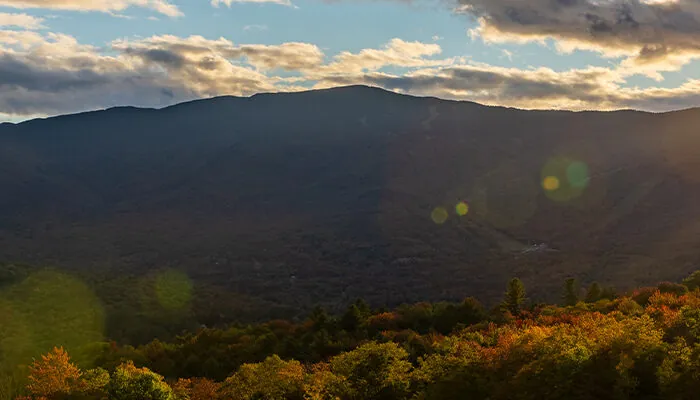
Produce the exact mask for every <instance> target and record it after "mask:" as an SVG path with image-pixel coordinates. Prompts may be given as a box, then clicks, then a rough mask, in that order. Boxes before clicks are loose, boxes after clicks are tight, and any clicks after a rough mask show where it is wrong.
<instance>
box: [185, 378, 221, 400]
mask: <svg viewBox="0 0 700 400" xmlns="http://www.w3.org/2000/svg"><path fill="white" fill-rule="evenodd" d="M220 387H221V385H219V384H218V383H216V382H214V381H212V380H210V379H206V378H191V379H180V380H178V381H177V383H176V384H175V385H174V387H173V392H174V394H175V397H176V399H177V400H211V399H215V398H217V393H218V391H219V388H220Z"/></svg>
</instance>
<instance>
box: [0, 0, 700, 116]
mask: <svg viewBox="0 0 700 400" xmlns="http://www.w3.org/2000/svg"><path fill="white" fill-rule="evenodd" d="M353 84H364V85H370V86H378V87H382V88H385V89H388V90H392V91H396V92H400V93H405V94H412V95H419V96H436V97H441V98H446V99H455V100H469V101H476V102H479V103H483V104H489V105H502V106H509V107H518V108H525V109H569V110H591V109H594V110H614V109H629V108H632V109H640V110H647V111H668V110H676V109H684V108H689V107H696V106H700V0H237V1H236V0H0V122H18V121H22V120H26V119H30V118H35V117H45V116H52V115H59V114H67V113H75V112H81V111H88V110H96V109H103V108H109V107H114V106H124V105H130V106H138V107H164V106H168V105H171V104H176V103H179V102H183V101H188V100H193V99H198V98H207V97H214V96H221V95H236V96H250V95H253V94H255V93H260V92H281V91H300V90H309V89H319V88H328V87H334V86H345V85H353Z"/></svg>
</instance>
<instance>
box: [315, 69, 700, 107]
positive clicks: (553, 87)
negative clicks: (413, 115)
mask: <svg viewBox="0 0 700 400" xmlns="http://www.w3.org/2000/svg"><path fill="white" fill-rule="evenodd" d="M623 83H624V74H622V73H620V72H619V71H615V70H612V69H608V68H597V67H590V68H585V69H573V70H569V71H564V72H556V71H553V70H551V69H548V68H538V69H527V70H523V69H517V68H502V67H495V66H490V65H485V64H466V65H455V66H450V67H438V68H426V69H419V70H416V71H413V72H410V73H407V74H404V75H396V74H387V73H382V72H370V73H365V74H355V75H348V76H328V77H325V78H324V79H322V80H320V81H319V82H318V83H317V85H316V86H315V87H316V88H327V87H333V86H339V85H349V84H366V85H372V86H378V87H382V88H385V89H389V90H395V91H399V92H402V93H407V94H414V95H422V96H437V97H442V98H446V99H454V100H469V101H475V102H479V103H482V104H487V105H498V106H509V107H517V108H523V109H564V110H617V109H628V108H634V109H641V110H649V111H669V110H675V109H680V108H688V107H692V106H697V105H700V80H690V81H688V82H686V83H685V84H683V85H682V86H680V87H677V88H671V89H666V88H655V87H651V88H645V89H639V88H627V87H624V85H623Z"/></svg>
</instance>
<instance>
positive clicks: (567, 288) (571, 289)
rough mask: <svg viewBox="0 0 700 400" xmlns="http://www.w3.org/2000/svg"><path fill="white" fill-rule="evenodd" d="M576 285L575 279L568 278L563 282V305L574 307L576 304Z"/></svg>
mask: <svg viewBox="0 0 700 400" xmlns="http://www.w3.org/2000/svg"><path fill="white" fill-rule="evenodd" d="M578 300H579V298H578V285H577V284H576V279H575V278H568V279H567V280H566V281H565V282H564V305H565V306H575V305H576V303H578Z"/></svg>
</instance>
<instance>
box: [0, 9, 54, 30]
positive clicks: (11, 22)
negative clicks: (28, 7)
mask: <svg viewBox="0 0 700 400" xmlns="http://www.w3.org/2000/svg"><path fill="white" fill-rule="evenodd" d="M43 22H44V19H43V18H37V17H33V16H31V15H27V14H8V13H2V12H0V28H2V27H17V28H24V29H42V28H43V26H42V23H43Z"/></svg>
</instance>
